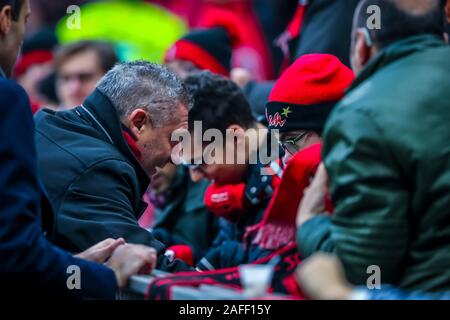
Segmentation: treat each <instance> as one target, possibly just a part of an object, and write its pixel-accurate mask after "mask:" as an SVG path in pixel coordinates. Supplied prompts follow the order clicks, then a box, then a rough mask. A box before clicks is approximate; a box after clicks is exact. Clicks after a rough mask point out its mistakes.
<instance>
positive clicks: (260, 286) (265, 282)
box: [239, 264, 273, 298]
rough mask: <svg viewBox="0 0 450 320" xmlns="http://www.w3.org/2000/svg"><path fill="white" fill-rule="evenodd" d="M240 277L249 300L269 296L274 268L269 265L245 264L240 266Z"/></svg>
mask: <svg viewBox="0 0 450 320" xmlns="http://www.w3.org/2000/svg"><path fill="white" fill-rule="evenodd" d="M239 275H240V278H241V283H242V286H243V289H244V296H246V297H247V298H257V297H262V296H264V295H265V294H267V290H268V289H269V288H270V284H271V283H272V277H273V266H272V265H267V264H245V265H241V266H239Z"/></svg>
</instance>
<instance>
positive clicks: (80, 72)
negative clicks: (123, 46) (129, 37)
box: [55, 41, 118, 109]
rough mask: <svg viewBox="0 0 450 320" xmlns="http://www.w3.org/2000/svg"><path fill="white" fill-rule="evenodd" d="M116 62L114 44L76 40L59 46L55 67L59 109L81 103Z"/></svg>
mask: <svg viewBox="0 0 450 320" xmlns="http://www.w3.org/2000/svg"><path fill="white" fill-rule="evenodd" d="M117 61H118V59H117V56H116V53H115V51H114V47H113V46H112V45H111V44H109V43H106V42H100V41H79V42H74V43H70V44H67V45H65V46H62V47H61V48H59V50H57V52H56V55H55V68H56V93H57V96H58V98H59V100H60V109H69V108H73V107H76V106H78V105H80V104H82V103H83V101H84V99H86V97H87V96H88V95H90V94H91V92H92V91H94V89H95V85H96V84H97V82H98V81H99V80H100V79H101V78H102V77H103V75H104V74H105V73H106V72H108V71H109V70H110V69H111V68H112V67H114V65H115V64H116V63H117Z"/></svg>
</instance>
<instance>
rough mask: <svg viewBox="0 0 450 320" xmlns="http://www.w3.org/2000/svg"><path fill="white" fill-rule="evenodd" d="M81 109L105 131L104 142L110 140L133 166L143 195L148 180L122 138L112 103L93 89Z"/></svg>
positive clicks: (120, 127) (122, 128)
mask: <svg viewBox="0 0 450 320" xmlns="http://www.w3.org/2000/svg"><path fill="white" fill-rule="evenodd" d="M82 107H84V108H86V109H87V111H88V113H89V114H90V116H93V117H94V118H95V120H96V121H98V124H99V126H101V128H100V130H102V131H103V130H104V131H106V134H107V135H108V137H107V139H106V140H107V141H108V142H111V141H110V140H109V138H110V139H111V140H112V143H113V144H114V145H115V146H116V148H117V149H118V150H119V151H120V153H121V154H122V155H124V156H125V157H126V158H127V159H128V161H130V163H131V164H132V165H133V167H134V169H135V170H136V174H137V177H138V179H139V184H140V187H141V193H142V194H143V193H144V192H145V191H146V190H147V188H148V185H149V183H150V179H149V177H148V176H147V174H146V172H145V171H144V169H143V168H142V166H141V165H140V163H139V162H138V161H137V159H136V157H135V156H134V154H133V152H132V151H131V149H130V147H129V146H128V144H127V142H126V141H125V138H124V137H123V133H122V131H123V130H124V126H123V125H122V123H121V121H120V119H119V116H118V115H117V112H116V109H115V107H114V105H113V104H112V102H111V101H110V100H109V99H108V97H106V96H105V95H104V94H103V93H102V92H101V91H100V90H98V89H95V90H94V92H93V93H92V94H91V95H90V96H88V97H87V98H86V100H85V101H84V103H83V105H82ZM95 120H94V121H95Z"/></svg>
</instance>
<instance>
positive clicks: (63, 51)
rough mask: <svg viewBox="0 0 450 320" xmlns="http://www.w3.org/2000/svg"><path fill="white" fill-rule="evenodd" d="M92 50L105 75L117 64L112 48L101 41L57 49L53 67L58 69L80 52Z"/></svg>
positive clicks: (89, 41) (85, 42)
mask: <svg viewBox="0 0 450 320" xmlns="http://www.w3.org/2000/svg"><path fill="white" fill-rule="evenodd" d="M89 50H92V51H94V52H95V53H96V54H97V57H98V61H99V63H100V67H101V68H102V70H103V71H104V72H105V73H106V72H108V71H109V70H110V69H112V68H113V67H114V65H115V64H116V63H117V62H118V59H117V55H116V52H115V50H114V47H113V46H112V45H111V44H110V43H108V42H102V41H91V40H85V41H77V42H73V43H70V44H67V45H65V46H62V47H61V48H59V49H58V51H57V52H56V56H55V66H56V69H59V68H60V67H61V65H62V64H64V62H65V61H66V60H68V59H69V58H71V57H73V56H74V55H76V54H79V53H81V52H85V51H89Z"/></svg>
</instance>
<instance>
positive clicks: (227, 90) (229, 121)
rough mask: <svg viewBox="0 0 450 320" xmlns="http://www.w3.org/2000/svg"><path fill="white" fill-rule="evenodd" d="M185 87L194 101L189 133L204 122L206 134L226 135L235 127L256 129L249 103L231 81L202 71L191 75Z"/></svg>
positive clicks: (190, 112) (203, 127)
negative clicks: (217, 132)
mask: <svg viewBox="0 0 450 320" xmlns="http://www.w3.org/2000/svg"><path fill="white" fill-rule="evenodd" d="M185 85H186V87H187V89H188V91H189V93H190V94H191V96H192V98H193V101H194V105H193V107H192V109H191V110H190V111H189V130H192V129H193V127H194V121H202V129H203V131H205V130H208V129H218V130H220V131H221V132H223V133H225V131H226V129H227V128H228V127H229V126H230V125H233V124H235V125H240V126H241V127H243V128H244V129H249V128H251V127H252V126H254V125H255V122H256V121H255V118H254V117H253V115H252V112H251V109H250V105H249V103H248V101H247V99H246V98H245V96H244V94H243V92H242V91H241V89H240V88H239V87H238V86H237V85H236V84H235V83H234V82H232V81H231V80H229V79H227V78H224V77H222V76H219V75H216V74H212V73H211V72H209V71H202V72H198V73H195V74H193V75H190V76H189V77H188V78H187V79H186V80H185Z"/></svg>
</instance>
